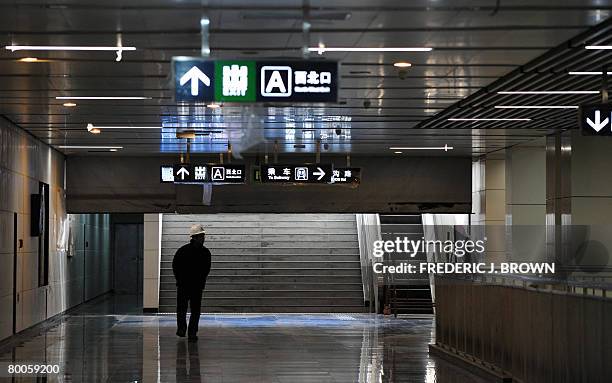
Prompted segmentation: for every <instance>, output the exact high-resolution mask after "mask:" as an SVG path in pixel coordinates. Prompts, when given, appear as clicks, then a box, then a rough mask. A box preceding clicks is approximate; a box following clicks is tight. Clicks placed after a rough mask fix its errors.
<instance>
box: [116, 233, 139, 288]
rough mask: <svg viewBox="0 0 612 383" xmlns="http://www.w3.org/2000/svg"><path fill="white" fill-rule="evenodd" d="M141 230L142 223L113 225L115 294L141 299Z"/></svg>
mask: <svg viewBox="0 0 612 383" xmlns="http://www.w3.org/2000/svg"><path fill="white" fill-rule="evenodd" d="M143 230H144V226H143V224H142V223H115V224H114V225H113V238H114V278H113V291H114V292H115V294H123V295H135V296H138V297H142V282H143Z"/></svg>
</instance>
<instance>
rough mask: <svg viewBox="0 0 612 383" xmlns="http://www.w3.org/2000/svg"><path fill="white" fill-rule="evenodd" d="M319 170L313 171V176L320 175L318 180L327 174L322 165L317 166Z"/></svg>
mask: <svg viewBox="0 0 612 383" xmlns="http://www.w3.org/2000/svg"><path fill="white" fill-rule="evenodd" d="M317 170H318V171H316V172H312V175H313V176H319V178H317V181H321V178H323V176H324V175H325V172H324V171H323V169H321V168H320V167H318V166H317Z"/></svg>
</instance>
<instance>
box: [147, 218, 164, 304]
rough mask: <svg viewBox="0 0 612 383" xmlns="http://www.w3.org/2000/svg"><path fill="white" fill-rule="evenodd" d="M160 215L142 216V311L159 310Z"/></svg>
mask: <svg viewBox="0 0 612 383" xmlns="http://www.w3.org/2000/svg"><path fill="white" fill-rule="evenodd" d="M161 224H162V214H145V215H144V281H143V310H144V311H145V312H157V311H158V309H159V272H160V260H161V232H162V231H161Z"/></svg>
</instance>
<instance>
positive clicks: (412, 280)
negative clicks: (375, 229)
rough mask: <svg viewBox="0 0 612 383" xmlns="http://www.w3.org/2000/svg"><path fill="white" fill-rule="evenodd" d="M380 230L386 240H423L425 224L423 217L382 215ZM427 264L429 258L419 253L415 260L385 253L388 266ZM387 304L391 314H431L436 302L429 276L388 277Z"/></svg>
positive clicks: (390, 275)
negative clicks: (405, 263)
mask: <svg viewBox="0 0 612 383" xmlns="http://www.w3.org/2000/svg"><path fill="white" fill-rule="evenodd" d="M380 226H381V227H380V231H381V237H382V239H383V240H385V241H386V240H392V241H394V240H395V238H397V237H400V238H403V237H407V238H408V240H415V241H416V240H420V239H422V238H423V223H422V220H421V216H420V215H383V214H381V215H380ZM400 262H408V263H414V264H419V263H421V262H427V255H426V254H425V253H422V252H419V253H417V254H416V256H415V257H414V258H410V257H406V255H405V254H397V253H395V254H385V263H386V264H389V265H390V264H399V263H400ZM383 304H384V305H388V306H389V307H390V309H391V313H392V314H394V315H397V314H431V313H433V302H432V297H431V288H430V284H429V275H428V274H386V275H385V289H384V302H383Z"/></svg>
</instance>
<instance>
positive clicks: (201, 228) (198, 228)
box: [189, 224, 206, 237]
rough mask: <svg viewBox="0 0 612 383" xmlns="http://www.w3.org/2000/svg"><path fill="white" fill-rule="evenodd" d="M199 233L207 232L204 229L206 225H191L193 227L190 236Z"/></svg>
mask: <svg viewBox="0 0 612 383" xmlns="http://www.w3.org/2000/svg"><path fill="white" fill-rule="evenodd" d="M198 234H206V230H204V225H200V224H196V225H191V229H189V236H191V237H193V236H194V235H198Z"/></svg>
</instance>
